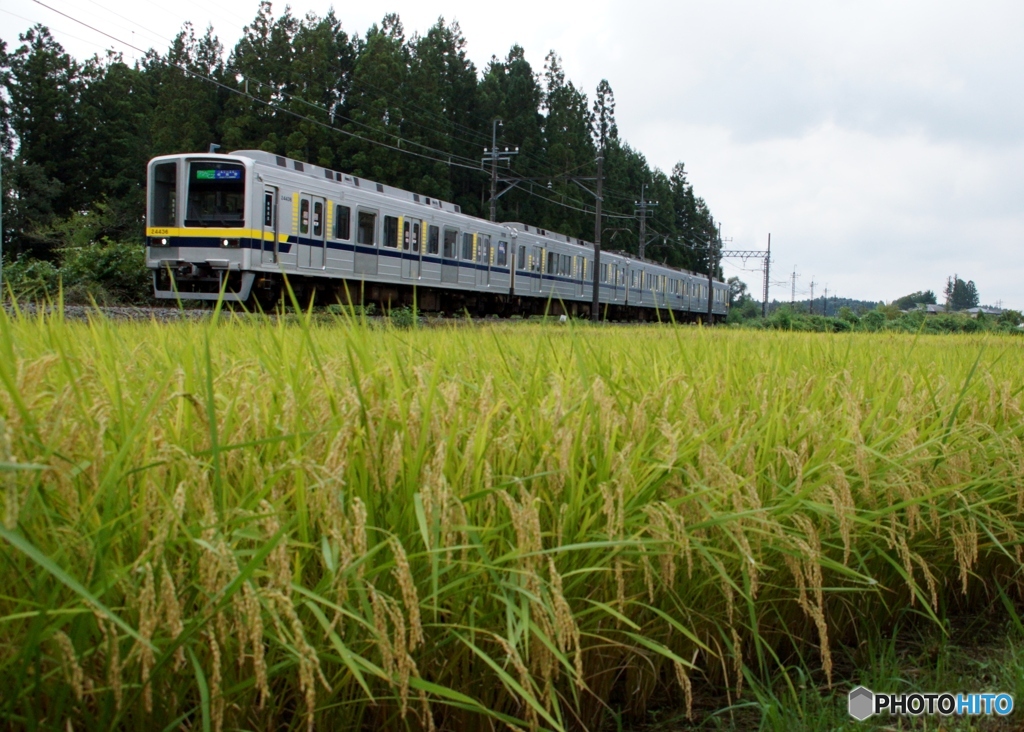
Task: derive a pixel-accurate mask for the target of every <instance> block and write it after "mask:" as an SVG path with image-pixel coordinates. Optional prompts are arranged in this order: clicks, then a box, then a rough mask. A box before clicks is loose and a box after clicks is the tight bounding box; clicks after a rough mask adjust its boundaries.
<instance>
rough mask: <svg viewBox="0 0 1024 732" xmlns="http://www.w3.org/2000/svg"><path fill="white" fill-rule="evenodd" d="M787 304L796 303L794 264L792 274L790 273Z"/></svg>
mask: <svg viewBox="0 0 1024 732" xmlns="http://www.w3.org/2000/svg"><path fill="white" fill-rule="evenodd" d="M789 304H790V305H794V306H795V305H796V265H794V266H793V274H792V275H790V291H789Z"/></svg>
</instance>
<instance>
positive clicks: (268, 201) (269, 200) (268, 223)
mask: <svg viewBox="0 0 1024 732" xmlns="http://www.w3.org/2000/svg"><path fill="white" fill-rule="evenodd" d="M277 234H278V224H277V188H275V187H274V186H265V187H264V189H263V237H262V239H263V247H262V248H263V254H262V260H261V261H262V262H263V264H274V263H275V262H277Z"/></svg>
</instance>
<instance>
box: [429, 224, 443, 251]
mask: <svg viewBox="0 0 1024 732" xmlns="http://www.w3.org/2000/svg"><path fill="white" fill-rule="evenodd" d="M440 243H441V229H440V227H437V226H431V227H430V229H428V236H427V254H437V253H438V251H440V249H439V247H440Z"/></svg>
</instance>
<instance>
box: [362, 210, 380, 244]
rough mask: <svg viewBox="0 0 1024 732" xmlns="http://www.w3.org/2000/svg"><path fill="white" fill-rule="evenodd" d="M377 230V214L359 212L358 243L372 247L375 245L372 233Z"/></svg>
mask: <svg viewBox="0 0 1024 732" xmlns="http://www.w3.org/2000/svg"><path fill="white" fill-rule="evenodd" d="M376 230H377V214H375V213H370V212H369V211H360V212H359V243H360V244H366V245H367V246H371V247H372V246H373V245H374V243H375V238H376V237H375V235H374V232H376Z"/></svg>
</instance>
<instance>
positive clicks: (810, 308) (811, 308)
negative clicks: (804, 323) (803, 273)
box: [807, 275, 814, 315]
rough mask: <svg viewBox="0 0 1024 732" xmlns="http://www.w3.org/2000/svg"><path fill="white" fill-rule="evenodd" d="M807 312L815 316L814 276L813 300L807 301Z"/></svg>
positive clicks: (812, 283) (812, 285)
mask: <svg viewBox="0 0 1024 732" xmlns="http://www.w3.org/2000/svg"><path fill="white" fill-rule="evenodd" d="M807 310H808V311H809V312H810V314H811V315H814V275H811V299H810V300H808V301H807Z"/></svg>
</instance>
